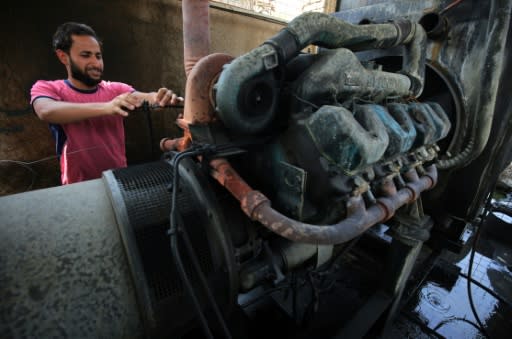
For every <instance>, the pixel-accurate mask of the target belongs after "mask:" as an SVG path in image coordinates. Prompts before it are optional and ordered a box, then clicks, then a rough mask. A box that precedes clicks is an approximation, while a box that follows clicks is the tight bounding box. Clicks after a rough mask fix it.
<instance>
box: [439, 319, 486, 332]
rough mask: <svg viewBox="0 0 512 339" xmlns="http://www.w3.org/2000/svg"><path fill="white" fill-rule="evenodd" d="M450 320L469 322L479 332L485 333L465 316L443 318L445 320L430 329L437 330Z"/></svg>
mask: <svg viewBox="0 0 512 339" xmlns="http://www.w3.org/2000/svg"><path fill="white" fill-rule="evenodd" d="M452 321H462V322H465V323H466V324H470V325H471V326H473V327H474V328H476V329H477V330H478V331H479V332H480V333H482V334H483V335H485V333H483V332H482V329H481V328H480V326H478V324H475V323H474V322H472V321H471V320H468V319H466V318H459V317H450V318H448V319H445V320H443V321H441V322H440V323H439V324H437V325H436V326H435V327H434V328H433V329H432V330H434V331H437V330H439V329H440V328H441V327H443V326H444V325H446V324H448V323H451V322H452Z"/></svg>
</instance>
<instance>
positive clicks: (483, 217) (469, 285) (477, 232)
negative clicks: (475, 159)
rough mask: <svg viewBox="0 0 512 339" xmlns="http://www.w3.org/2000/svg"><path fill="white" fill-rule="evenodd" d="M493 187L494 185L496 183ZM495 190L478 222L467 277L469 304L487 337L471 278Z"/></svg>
mask: <svg viewBox="0 0 512 339" xmlns="http://www.w3.org/2000/svg"><path fill="white" fill-rule="evenodd" d="M492 187H494V185H493V186H492ZM493 190H494V189H491V191H490V192H489V195H488V196H487V200H486V203H485V207H484V211H483V213H482V217H481V218H480V221H479V223H478V229H477V231H476V234H475V238H474V239H473V244H472V248H471V254H470V257H469V267H468V278H467V279H466V281H467V290H468V299H469V306H471V312H473V316H474V317H475V320H476V322H477V323H478V326H479V327H480V332H482V334H483V335H484V336H485V337H486V338H489V334H488V333H487V331H486V330H485V327H484V325H483V324H482V321H481V320H480V317H479V316H478V313H477V312H476V308H475V304H474V302H473V294H472V293H471V282H472V280H473V278H471V272H472V271H473V262H474V260H475V252H476V247H477V244H478V239H479V238H480V234H481V231H482V227H483V224H484V220H485V218H486V216H487V213H488V212H489V209H490V206H491V198H492V192H493Z"/></svg>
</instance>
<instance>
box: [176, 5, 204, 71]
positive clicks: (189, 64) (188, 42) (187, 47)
mask: <svg viewBox="0 0 512 339" xmlns="http://www.w3.org/2000/svg"><path fill="white" fill-rule="evenodd" d="M208 6H209V4H208V0H184V1H182V9H181V10H182V16H183V61H184V64H185V65H184V66H185V74H186V75H187V77H188V75H189V73H190V71H191V70H192V68H193V67H194V65H195V64H196V63H197V62H198V61H199V60H200V59H201V58H203V57H205V56H207V55H208V54H210V27H209V26H210V18H209V10H208Z"/></svg>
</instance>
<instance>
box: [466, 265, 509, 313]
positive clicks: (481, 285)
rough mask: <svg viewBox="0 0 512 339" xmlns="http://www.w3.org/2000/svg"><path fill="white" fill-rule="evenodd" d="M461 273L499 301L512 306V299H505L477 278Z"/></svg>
mask: <svg viewBox="0 0 512 339" xmlns="http://www.w3.org/2000/svg"><path fill="white" fill-rule="evenodd" d="M459 275H460V276H461V277H463V278H466V279H468V280H471V283H472V284H475V285H476V286H478V287H480V288H481V289H483V290H484V291H485V292H487V293H489V294H490V295H492V296H493V297H494V298H496V299H497V300H498V301H500V302H502V303H503V304H506V305H508V306H509V307H510V308H512V303H510V301H508V300H505V299H504V298H503V297H501V296H500V295H499V294H497V293H496V292H494V291H493V290H491V289H490V288H489V287H487V286H485V285H483V284H482V283H481V282H479V281H477V280H475V279H472V278H470V277H469V276H467V275H466V274H464V273H462V272H460V273H459Z"/></svg>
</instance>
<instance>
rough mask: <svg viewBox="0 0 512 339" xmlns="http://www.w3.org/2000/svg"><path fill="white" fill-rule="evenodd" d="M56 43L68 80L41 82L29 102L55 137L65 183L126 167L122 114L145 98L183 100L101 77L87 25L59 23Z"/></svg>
mask: <svg viewBox="0 0 512 339" xmlns="http://www.w3.org/2000/svg"><path fill="white" fill-rule="evenodd" d="M53 47H54V50H55V53H56V55H57V58H58V59H59V60H60V62H61V63H62V64H64V66H65V67H66V70H67V79H65V80H55V81H44V80H39V81H37V82H36V83H35V84H34V85H33V87H32V90H31V104H32V107H33V108H34V111H35V113H36V114H37V116H38V117H39V118H40V119H41V120H43V121H47V122H49V123H50V127H51V129H52V132H53V133H54V136H55V137H56V142H57V153H58V154H59V155H60V168H61V182H62V184H64V185H65V184H71V183H75V182H80V181H83V180H89V179H96V178H99V177H101V173H102V172H103V171H105V170H107V169H113V168H119V167H125V166H126V156H125V140H124V138H125V135H124V126H123V118H124V117H126V116H128V112H129V111H131V110H133V109H135V108H137V107H140V106H141V105H142V104H143V102H144V101H146V102H148V103H149V104H150V105H158V106H162V107H163V106H166V105H169V104H170V105H175V104H177V103H179V102H180V101H183V98H181V97H178V96H177V95H176V94H175V93H173V92H172V91H171V90H169V89H167V88H160V89H159V90H158V91H157V92H150V93H143V92H138V91H135V89H133V87H131V86H130V85H127V84H124V83H121V82H110V81H105V80H102V74H103V66H104V65H103V58H102V50H101V42H100V40H99V39H98V37H97V36H96V33H95V32H94V30H93V29H92V28H91V27H89V26H87V25H85V24H81V23H76V22H67V23H64V24H62V25H61V26H59V27H58V29H57V31H56V32H55V34H54V36H53Z"/></svg>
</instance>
